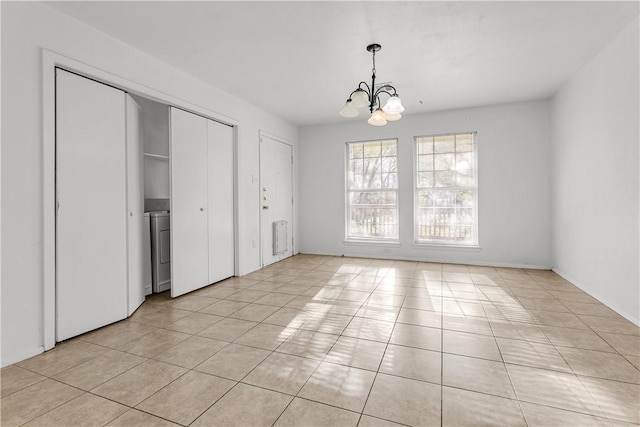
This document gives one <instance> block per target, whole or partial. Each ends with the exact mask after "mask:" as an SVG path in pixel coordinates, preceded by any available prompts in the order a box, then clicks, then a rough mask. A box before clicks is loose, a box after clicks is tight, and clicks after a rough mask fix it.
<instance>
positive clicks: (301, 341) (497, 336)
mask: <svg viewBox="0 0 640 427" xmlns="http://www.w3.org/2000/svg"><path fill="white" fill-rule="evenodd" d="M639 368H640V328H638V327H636V326H634V325H633V324H631V323H630V322H628V321H626V320H625V319H623V318H622V317H620V316H619V315H617V314H616V313H615V312H613V311H612V310H610V309H608V308H607V307H605V306H604V305H602V304H600V303H599V302H598V301H596V300H595V299H593V298H591V297H590V296H589V295H587V294H585V293H584V292H582V291H580V290H579V289H578V288H576V287H575V286H573V285H572V284H570V283H568V282H567V281H565V280H563V279H562V278H560V277H558V276H557V275H555V274H554V273H552V272H549V271H537V270H523V269H506V268H492V267H475V266H466V265H450V264H434V263H418V262H407V261H388V260H375V259H359V258H358V259H355V258H344V257H327V256H311V255H298V256H295V257H293V258H289V259H287V260H284V261H282V262H279V263H277V264H274V265H272V266H270V267H267V268H264V269H262V270H259V271H257V272H254V273H251V274H249V275H247V276H244V277H241V278H232V279H229V280H225V281H223V282H221V283H218V284H215V285H212V286H209V287H207V288H204V289H201V290H198V291H196V292H193V293H191V294H189V295H185V296H183V297H180V298H177V299H171V298H170V297H169V296H168V294H167V293H164V294H159V295H153V296H150V297H149V298H147V300H146V302H145V303H144V304H143V305H142V306H141V307H140V308H139V309H138V310H137V311H136V312H135V313H134V315H133V316H132V317H131V318H129V319H127V320H123V321H121V322H118V323H115V324H113V325H110V326H106V327H104V328H102V329H99V330H97V331H93V332H90V333H87V334H84V335H82V336H79V337H77V338H75V339H72V340H69V341H67V342H65V343H61V344H58V345H57V346H56V348H55V349H54V350H51V351H49V352H46V353H44V354H41V355H39V356H36V357H33V358H31V359H28V360H25V361H23V362H20V363H17V364H15V365H12V366H9V367H6V368H4V369H2V375H1V380H2V381H1V384H2V415H1V424H2V425H3V426H7V427H8V426H14V425H16V426H17V425H23V424H26V425H34V426H36V425H37V426H47V425H50V426H76V425H96V426H101V425H110V426H135V425H139V426H171V425H184V426H187V425H194V426H213V425H216V426H232V425H238V426H271V425H276V426H286V425H291V426H305V425H309V426H321V425H327V426H356V425H359V426H382V425H423V426H432V425H433V426H440V425H451V426H463V425H474V426H477V425H508V426H520V425H522V426H525V425H528V426H549V425H555V426H560V425H562V426H571V425H574V426H586V425H606V426H613V425H616V426H624V425H632V424H636V425H638V424H639V423H640V370H639Z"/></svg>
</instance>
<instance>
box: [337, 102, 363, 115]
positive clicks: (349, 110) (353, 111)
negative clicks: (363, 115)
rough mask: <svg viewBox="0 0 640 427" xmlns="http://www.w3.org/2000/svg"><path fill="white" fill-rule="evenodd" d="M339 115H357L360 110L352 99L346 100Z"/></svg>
mask: <svg viewBox="0 0 640 427" xmlns="http://www.w3.org/2000/svg"><path fill="white" fill-rule="evenodd" d="M340 115H341V116H342V117H347V118H350V117H358V116H359V115H360V111H358V109H357V108H356V107H355V106H354V105H353V101H350V100H347V102H345V103H344V107H342V110H340Z"/></svg>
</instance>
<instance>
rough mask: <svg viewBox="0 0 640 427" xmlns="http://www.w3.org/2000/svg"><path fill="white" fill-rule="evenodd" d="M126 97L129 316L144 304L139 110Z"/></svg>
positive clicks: (142, 193)
mask: <svg viewBox="0 0 640 427" xmlns="http://www.w3.org/2000/svg"><path fill="white" fill-rule="evenodd" d="M125 96H126V112H127V117H126V128H127V208H128V213H127V237H128V247H127V249H128V261H129V263H128V288H129V290H128V304H127V315H128V316H130V315H131V314H132V313H133V312H134V311H135V310H136V309H137V308H138V307H140V304H142V303H143V302H144V273H143V270H142V268H143V259H142V256H143V252H144V249H143V228H142V227H143V222H144V220H143V215H144V201H143V199H144V189H143V176H144V175H143V167H144V166H143V161H142V137H141V129H140V106H138V104H137V103H136V102H135V101H134V100H133V98H132V97H131V96H129V95H125Z"/></svg>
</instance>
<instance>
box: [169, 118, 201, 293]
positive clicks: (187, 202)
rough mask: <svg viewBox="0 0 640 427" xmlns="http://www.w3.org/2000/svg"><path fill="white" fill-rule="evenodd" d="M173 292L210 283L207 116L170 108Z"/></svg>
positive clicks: (181, 291)
mask: <svg viewBox="0 0 640 427" xmlns="http://www.w3.org/2000/svg"><path fill="white" fill-rule="evenodd" d="M170 123H171V140H170V155H169V162H170V175H171V176H170V187H171V296H172V297H176V296H179V295H183V294H186V293H188V292H191V291H193V290H196V289H199V288H201V287H203V286H206V285H208V284H209V271H208V268H209V267H208V265H209V262H208V251H209V238H208V235H207V210H208V205H207V119H205V118H204V117H200V116H197V115H195V114H191V113H188V112H186V111H183V110H180V109H177V108H173V107H172V108H171V109H170Z"/></svg>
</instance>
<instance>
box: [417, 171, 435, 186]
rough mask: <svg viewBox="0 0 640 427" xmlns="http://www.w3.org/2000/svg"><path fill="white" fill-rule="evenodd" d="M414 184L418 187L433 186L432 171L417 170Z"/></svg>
mask: <svg viewBox="0 0 640 427" xmlns="http://www.w3.org/2000/svg"><path fill="white" fill-rule="evenodd" d="M416 184H417V186H418V188H431V187H433V172H418V174H417V182H416Z"/></svg>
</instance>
